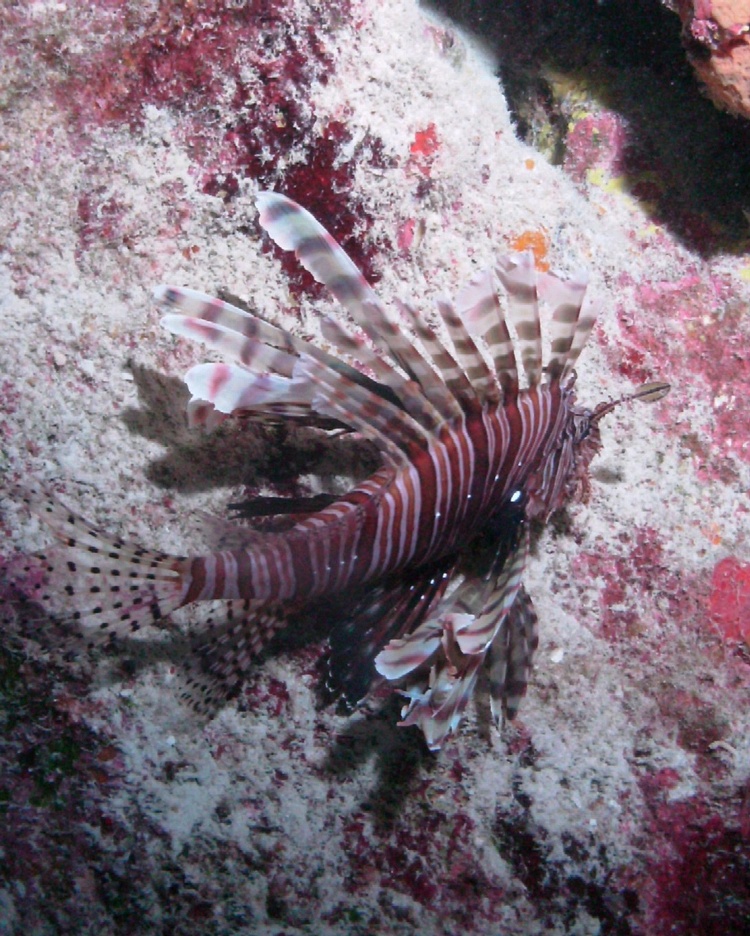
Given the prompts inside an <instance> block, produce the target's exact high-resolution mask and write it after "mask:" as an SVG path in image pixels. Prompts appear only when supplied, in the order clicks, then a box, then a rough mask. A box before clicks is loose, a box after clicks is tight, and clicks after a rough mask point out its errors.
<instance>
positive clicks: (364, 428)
mask: <svg viewBox="0 0 750 936" xmlns="http://www.w3.org/2000/svg"><path fill="white" fill-rule="evenodd" d="M295 379H299V381H300V383H301V385H302V386H307V385H308V384H309V385H311V386H314V387H316V388H317V392H314V393H313V398H312V403H311V407H312V409H313V410H314V411H315V412H316V413H320V414H322V415H324V416H331V417H333V418H334V419H337V420H339V421H341V422H342V423H344V424H345V425H347V426H350V427H351V428H352V429H355V430H356V431H357V432H360V433H362V435H364V436H366V437H367V438H369V439H371V440H372V441H373V442H375V444H376V445H377V446H378V448H379V449H380V451H381V452H382V453H383V455H385V456H387V457H388V458H389V460H390V462H391V463H392V464H397V465H401V464H405V463H406V462H407V461H408V460H409V456H410V453H411V451H412V448H413V447H414V446H416V447H418V448H426V447H427V446H428V445H429V443H430V439H431V436H430V434H429V432H427V431H426V430H425V429H424V428H423V427H422V426H420V424H419V423H418V422H417V421H416V420H415V419H413V418H412V417H411V416H409V414H408V413H406V412H404V410H403V409H401V408H400V407H398V406H394V405H393V404H392V403H389V402H388V401H387V400H384V399H382V397H380V396H379V395H377V394H375V393H371V392H370V391H369V390H367V389H365V388H364V387H362V386H361V385H360V384H358V383H354V382H353V381H351V380H350V379H349V378H348V377H347V376H345V375H344V374H335V373H333V372H332V371H330V370H329V369H328V368H326V367H323V366H321V365H320V364H319V363H318V362H317V361H316V360H315V359H314V358H305V357H302V358H300V362H299V363H298V365H297V366H296V367H295Z"/></svg>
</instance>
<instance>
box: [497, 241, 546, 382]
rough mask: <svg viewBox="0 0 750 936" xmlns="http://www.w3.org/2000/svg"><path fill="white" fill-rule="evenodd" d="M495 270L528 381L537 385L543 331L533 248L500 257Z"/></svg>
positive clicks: (540, 365)
mask: <svg viewBox="0 0 750 936" xmlns="http://www.w3.org/2000/svg"><path fill="white" fill-rule="evenodd" d="M495 273H496V274H497V277H498V279H499V280H500V282H501V283H502V284H503V287H504V288H505V292H506V293H507V296H508V318H509V319H510V321H511V322H512V323H513V325H514V327H515V329H516V335H517V336H518V349H519V351H520V354H521V364H522V366H523V369H524V372H525V374H526V379H527V381H528V385H529V387H536V386H537V384H538V383H539V381H540V378H541V375H542V332H541V325H540V321H539V299H538V295H537V287H536V282H537V280H536V266H535V264H534V254H533V252H532V251H531V250H526V251H524V252H522V253H517V254H514V255H512V256H511V255H506V256H501V257H498V258H497V265H496V266H495Z"/></svg>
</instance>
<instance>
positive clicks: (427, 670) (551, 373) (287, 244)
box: [23, 192, 668, 750]
mask: <svg viewBox="0 0 750 936" xmlns="http://www.w3.org/2000/svg"><path fill="white" fill-rule="evenodd" d="M257 205H258V209H259V212H260V224H261V226H262V227H263V228H264V229H265V231H266V232H267V233H268V234H269V235H270V237H271V238H272V239H273V240H274V241H275V242H276V244H277V245H278V246H279V247H281V248H282V249H284V250H289V251H294V252H295V253H296V256H297V258H298V260H299V262H300V263H301V264H302V266H303V267H305V269H307V270H308V271H309V272H310V273H311V274H312V275H313V277H314V278H315V279H316V280H318V281H319V282H320V283H322V284H324V285H325V286H326V287H327V288H328V289H329V290H330V292H331V293H332V294H333V296H334V297H335V298H336V299H337V300H338V301H339V303H341V305H342V306H343V307H344V309H345V310H346V311H347V312H348V313H349V316H350V317H351V319H353V321H354V323H356V326H357V327H358V329H359V333H357V332H353V331H352V330H349V329H347V328H346V327H345V326H344V325H342V324H341V323H340V322H339V321H337V320H335V319H333V318H330V317H328V318H324V319H323V321H322V334H323V336H324V338H325V340H326V341H327V342H328V343H329V345H331V346H334V347H335V348H336V349H338V351H339V352H340V354H341V355H342V357H336V356H334V355H332V354H331V353H329V352H328V351H326V350H324V349H323V348H321V347H318V346H316V345H314V344H311V343H309V342H307V341H305V340H303V339H301V338H299V337H296V336H295V335H293V334H292V333H291V332H289V331H286V330H284V329H283V328H279V327H276V326H274V325H272V324H270V323H269V322H267V321H266V320H265V319H261V318H259V317H257V316H256V315H253V314H251V313H249V312H247V311H243V310H242V309H240V308H237V307H235V306H234V305H231V304H229V303H227V302H224V301H221V300H219V299H215V298H211V297H210V296H207V295H203V294H201V293H198V292H194V291H192V290H188V289H182V288H179V287H173V286H163V287H160V288H159V289H158V290H157V291H156V294H155V299H156V301H157V303H158V305H159V306H160V307H161V309H162V310H163V311H164V312H165V313H166V315H165V317H164V318H163V324H164V326H165V327H166V328H167V329H168V330H169V331H171V332H173V333H174V334H176V335H180V336H184V337H187V338H191V339H194V340H197V341H199V342H202V343H203V344H204V345H206V346H208V347H209V348H211V349H214V350H217V351H219V352H222V353H223V354H225V355H226V356H228V357H229V358H231V359H232V363H206V364H199V365H197V366H195V367H193V368H192V369H191V370H190V371H189V372H188V373H187V375H186V378H185V379H186V383H187V386H188V388H189V390H190V392H191V394H192V400H191V403H190V405H189V412H190V415H191V423H192V424H193V425H196V424H204V425H213V424H215V423H217V422H220V421H222V420H224V419H226V418H228V417H229V416H230V415H234V416H236V415H243V416H245V417H250V418H251V419H255V420H262V421H276V420H280V419H287V420H292V421H295V420H296V421H299V422H303V423H305V424H308V425H309V424H311V423H312V424H315V422H316V421H317V422H318V424H319V425H321V426H323V427H324V428H326V429H328V430H330V429H332V428H336V427H338V428H342V427H345V428H346V429H348V430H349V431H354V432H356V433H359V434H361V435H362V436H364V437H365V438H366V439H369V440H371V441H372V442H373V443H374V444H375V446H376V447H377V449H378V450H379V454H380V459H381V463H380V467H379V468H378V469H377V470H376V471H375V472H374V473H373V474H371V475H370V476H369V477H368V478H366V480H364V481H362V482H361V483H359V484H356V486H355V487H353V488H352V490H350V491H349V492H348V493H347V494H345V495H344V496H342V497H333V496H330V497H325V496H323V499H322V500H321V499H320V496H319V497H318V498H311V499H310V502H309V503H305V501H304V499H302V500H301V501H296V502H294V503H293V504H292V507H291V512H292V518H291V520H290V523H291V525H290V526H289V527H288V528H287V529H283V530H277V531H267V530H266V531H262V530H260V529H257V528H254V527H253V526H251V525H248V523H247V522H229V521H226V522H224V523H223V524H222V527H221V533H220V537H219V542H218V543H217V548H216V550H215V551H214V552H212V553H210V554H209V555H195V556H187V557H183V556H170V555H165V554H163V553H160V552H155V551H150V550H147V549H143V548H141V547H140V546H138V545H135V544H134V543H131V542H127V541H125V540H123V539H121V538H117V537H112V536H109V535H108V534H106V533H105V532H103V531H102V530H99V529H96V528H94V527H93V526H91V525H90V524H89V523H87V522H86V521H84V520H82V519H81V518H80V517H78V516H76V515H75V514H74V513H72V512H71V511H69V510H68V509H67V507H65V506H63V505H62V504H61V503H60V502H59V501H58V500H57V499H56V498H55V497H53V496H51V495H48V494H45V493H39V492H35V493H31V494H30V493H28V492H27V493H25V494H24V495H23V496H24V499H25V500H26V501H27V503H28V504H29V506H30V507H31V508H32V510H33V511H34V512H35V513H37V514H38V515H39V516H40V517H41V518H42V519H43V520H44V521H45V522H46V523H47V524H48V526H49V527H50V528H51V529H52V531H53V533H54V534H55V536H56V538H57V539H58V540H60V541H61V544H60V545H59V546H58V547H56V548H54V549H52V550H51V551H47V552H45V553H43V554H38V555H36V556H35V557H32V558H31V559H30V560H28V561H27V562H26V567H25V571H26V572H27V573H33V572H36V575H37V581H36V582H35V584H34V586H33V588H32V589H31V597H33V598H34V599H35V600H37V601H39V602H40V603H41V604H42V605H44V606H45V607H49V608H51V609H52V612H53V616H54V613H55V611H57V614H58V615H60V614H61V610H60V609H61V608H62V607H63V606H66V607H67V609H68V616H69V617H70V618H72V619H73V620H74V621H77V622H79V624H80V625H83V626H84V628H85V629H87V630H88V631H89V632H92V631H95V632H102V633H103V634H113V635H115V636H123V635H127V634H129V633H131V632H134V631H137V630H139V629H140V628H141V627H142V626H144V625H155V624H156V625H158V624H159V623H160V622H161V621H162V618H165V617H166V616H167V615H169V614H170V613H171V612H173V611H174V610H175V609H177V608H181V607H183V606H186V605H192V604H194V603H195V602H209V601H211V602H218V607H219V609H220V610H218V611H215V612H213V614H212V617H211V618H210V620H209V626H208V627H207V628H206V629H205V630H204V631H203V633H202V635H201V636H200V638H199V639H198V640H197V642H196V650H197V658H196V660H197V665H193V666H192V672H189V679H188V681H189V682H191V683H192V685H191V686H190V687H189V688H188V690H187V693H186V695H187V696H188V697H189V699H190V701H192V702H193V703H194V704H195V705H196V706H197V707H198V708H202V709H207V708H210V707H211V706H215V704H216V703H217V702H218V701H221V699H223V698H224V697H230V696H231V695H233V694H236V691H237V689H238V687H239V686H240V685H241V682H242V679H243V677H244V676H245V675H246V673H247V671H248V669H249V668H250V666H251V664H252V661H253V658H254V657H255V656H256V655H257V654H258V653H259V651H260V650H261V649H262V648H263V647H264V646H265V645H266V644H267V643H268V642H269V640H270V639H271V637H273V636H274V635H275V634H276V633H277V632H278V631H280V630H281V629H282V628H283V627H284V626H285V625H286V623H287V619H288V617H289V615H290V613H292V612H295V611H298V610H299V609H300V608H302V609H304V608H308V609H309V608H311V607H314V606H315V604H316V602H318V601H319V600H321V599H324V598H329V597H330V596H336V597H337V599H338V608H339V613H340V621H339V622H338V623H336V624H334V625H333V626H332V629H331V633H330V638H329V643H330V653H329V660H328V679H327V683H328V688H329V689H330V690H331V691H332V692H333V693H335V694H338V695H339V696H341V697H343V698H344V699H345V700H347V701H348V702H350V703H351V704H356V703H358V702H360V701H362V699H363V698H364V697H365V696H366V695H367V694H368V691H369V689H370V688H371V683H372V682H373V681H374V680H380V681H382V680H386V681H388V682H389V683H392V684H393V685H394V686H395V687H396V688H397V689H398V690H399V691H400V692H401V693H402V694H403V696H404V698H405V705H404V708H403V710H402V720H401V722H400V724H402V725H418V726H419V727H420V728H421V729H422V731H423V733H424V736H425V738H426V741H427V744H428V746H429V747H430V748H431V749H433V750H437V749H439V748H440V747H441V745H442V744H443V742H444V740H445V738H446V737H447V736H448V735H449V734H450V733H451V732H453V731H454V730H455V729H456V727H457V726H458V724H459V722H460V721H461V718H462V716H463V714H464V711H465V709H466V706H467V703H468V701H469V699H470V698H471V696H472V693H473V690H474V687H475V684H476V682H477V679H478V677H479V674H480V671H481V670H482V668H483V667H484V668H485V669H486V672H487V675H488V683H489V687H490V693H491V707H492V712H493V714H494V717H495V718H496V720H498V721H500V720H501V719H502V718H503V717H505V718H512V717H513V716H514V715H515V714H516V711H517V709H518V706H519V702H520V700H521V697H522V696H523V695H524V693H525V690H526V687H527V683H528V680H529V675H530V671H531V667H532V661H533V657H534V651H535V650H536V648H537V643H538V636H537V617H536V614H535V612H534V607H533V605H532V601H531V598H530V597H529V595H528V594H527V592H526V591H525V589H524V587H523V585H522V584H521V577H522V574H523V571H524V565H525V563H526V558H527V554H528V551H529V526H530V523H531V521H534V520H536V519H539V520H541V521H547V520H548V519H549V517H550V515H551V514H552V513H553V512H554V511H556V510H558V509H559V508H560V507H562V506H563V505H564V504H565V503H566V501H567V500H568V499H569V498H571V497H572V496H574V495H575V494H576V491H578V490H580V489H581V487H582V486H584V485H585V483H586V477H587V470H588V465H589V462H590V460H591V458H592V456H593V455H594V453H595V452H596V451H597V449H598V447H599V421H600V419H601V417H602V416H604V415H605V414H606V413H608V412H609V411H610V410H611V409H612V408H613V407H614V406H615V405H617V403H619V402H622V401H617V403H614V402H606V403H602V404H600V405H599V406H597V407H596V408H595V409H593V410H589V409H586V408H583V407H581V406H579V405H577V403H576V396H575V392H574V384H575V372H574V366H575V363H576V361H577V359H578V357H579V355H580V353H581V351H582V349H583V347H584V345H585V343H586V340H587V338H588V336H589V334H590V332H591V329H592V327H593V325H594V322H595V319H596V314H597V311H598V306H597V304H596V303H593V302H590V301H589V300H588V299H587V296H586V286H587V276H586V274H585V272H582V273H579V274H577V275H575V276H572V277H570V278H565V277H563V276H561V275H557V274H553V273H550V274H547V273H541V274H540V273H537V272H536V270H535V265H534V260H533V255H532V254H531V253H530V252H527V253H519V254H514V255H509V256H501V257H499V258H498V259H497V262H496V265H495V267H494V276H493V272H492V271H490V270H487V271H485V272H482V273H480V274H479V275H478V276H476V277H475V278H474V279H472V280H471V282H470V283H469V284H468V285H467V286H465V287H464V288H463V289H462V290H461V291H460V292H459V293H458V296H457V297H456V300H455V302H450V301H449V300H448V299H446V298H438V299H437V301H436V306H437V313H438V317H439V319H440V320H441V321H442V324H443V326H444V330H445V333H447V336H448V338H449V339H450V340H449V342H447V343H446V342H445V341H444V340H442V339H441V338H440V337H438V334H437V332H436V331H435V330H434V329H433V328H432V327H431V326H430V325H429V324H428V323H427V321H426V320H425V318H423V317H422V316H421V315H420V314H419V313H418V312H417V311H416V310H415V309H414V308H413V307H412V306H411V305H409V304H408V303H406V302H400V301H397V302H396V307H397V309H398V312H399V314H400V320H397V319H396V318H394V317H393V316H392V315H390V314H389V313H388V312H387V311H386V309H385V307H384V306H383V305H382V303H381V302H380V300H379V299H378V297H377V296H376V294H375V292H374V291H373V289H372V288H371V287H370V286H369V284H368V283H367V281H366V280H365V278H364V277H363V275H362V274H361V273H360V271H359V270H358V269H357V267H356V266H355V265H354V263H353V262H352V261H351V260H350V258H349V257H348V256H347V254H346V253H345V252H344V250H343V249H342V248H341V247H340V246H339V245H338V244H337V243H336V241H335V240H334V239H333V237H332V236H331V235H330V234H329V233H328V232H327V231H326V230H325V229H324V228H323V227H322V226H321V225H320V224H319V223H318V222H317V221H316V220H315V219H314V218H313V217H312V215H311V214H309V213H308V212H307V211H306V210H304V209H303V208H301V207H300V206H299V205H297V204H295V202H293V201H291V200H290V199H288V198H286V197H284V196H283V195H280V194H277V193H274V192H262V193H260V195H259V196H258V199H257ZM498 284H499V285H500V286H501V287H502V290H503V291H504V293H505V305H506V307H507V320H506V313H504V311H503V303H502V302H501V295H500V293H499V292H498ZM540 299H541V300H543V301H544V302H545V303H546V304H547V305H548V306H549V307H550V308H551V321H550V324H549V326H548V330H549V342H550V352H549V355H548V357H547V361H546V364H544V366H543V364H542V341H541V329H540V318H539V300H540ZM508 320H509V321H510V323H512V326H513V328H514V330H515V333H516V339H515V341H514V340H513V339H512V338H511V331H510V330H509V327H508ZM412 335H414V336H416V338H417V339H418V341H419V345H420V347H418V346H417V345H416V344H415V342H414V341H413V340H412ZM363 336H364V337H363ZM475 339H479V340H480V342H481V343H482V344H483V346H484V351H482V350H480V346H478V345H477V342H476V340H475ZM519 358H520V367H519ZM490 363H491V366H490ZM519 371H520V373H519ZM521 374H523V375H524V377H525V380H524V381H523V383H524V386H522V377H521ZM667 390H668V386H667V385H666V384H661V383H658V384H649V385H646V386H644V387H642V388H640V390H638V391H636V393H634V394H632V395H631V396H630V397H626V398H624V399H636V398H638V399H645V400H652V399H658V398H659V397H661V396H662V395H663V394H664V393H665V392H666V391H667ZM269 500H270V501H273V499H269ZM250 508H251V509H250V510H249V511H248V513H253V510H252V504H251V505H250ZM282 512H285V511H284V508H283V507H281V506H279V507H274V506H273V505H271V506H269V505H267V504H266V505H262V504H261V505H260V506H259V507H258V509H257V510H256V511H255V513H256V514H263V513H268V514H274V513H278V514H281V513H282Z"/></svg>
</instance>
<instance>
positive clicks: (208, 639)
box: [181, 600, 286, 715]
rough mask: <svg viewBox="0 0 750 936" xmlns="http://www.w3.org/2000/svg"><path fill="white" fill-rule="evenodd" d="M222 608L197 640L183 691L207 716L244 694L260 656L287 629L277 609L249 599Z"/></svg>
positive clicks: (190, 702)
mask: <svg viewBox="0 0 750 936" xmlns="http://www.w3.org/2000/svg"><path fill="white" fill-rule="evenodd" d="M218 604H219V607H218V608H217V609H216V610H214V612H213V613H212V614H211V615H210V616H209V618H208V620H207V622H206V625H205V626H204V627H201V628H200V630H199V631H198V633H196V634H195V636H194V637H193V641H192V642H193V658H192V659H190V660H189V661H188V662H187V665H186V670H185V675H184V678H183V685H184V689H183V691H182V693H181V697H182V699H183V701H185V702H187V703H188V705H190V706H191V707H192V708H194V709H195V710H196V711H198V712H201V713H204V714H207V715H212V714H214V712H215V711H216V710H217V709H218V708H219V707H220V706H221V705H223V704H224V703H225V702H226V701H227V700H229V699H232V698H234V697H235V696H236V695H237V694H238V693H239V691H240V688H241V686H242V683H243V681H244V680H245V678H246V676H247V674H248V672H249V670H250V668H251V667H252V664H253V661H254V659H255V657H257V656H258V654H259V653H260V652H261V651H262V650H263V649H264V648H265V646H266V645H267V644H268V643H269V641H270V640H271V639H272V638H273V637H274V636H275V635H276V634H277V633H278V632H279V631H280V630H282V629H283V627H284V626H285V625H286V618H285V615H284V611H283V609H282V608H281V607H278V606H269V605H266V606H265V607H264V606H263V602H253V601H248V600H244V601H242V600H232V601H223V602H220V603H218Z"/></svg>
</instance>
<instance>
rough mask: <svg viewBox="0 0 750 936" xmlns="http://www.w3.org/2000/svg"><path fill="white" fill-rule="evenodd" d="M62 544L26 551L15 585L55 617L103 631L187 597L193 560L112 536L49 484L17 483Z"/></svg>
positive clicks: (115, 632)
mask: <svg viewBox="0 0 750 936" xmlns="http://www.w3.org/2000/svg"><path fill="white" fill-rule="evenodd" d="M11 497H12V499H14V500H16V502H23V503H25V504H26V505H27V506H28V508H29V509H30V510H31V512H32V513H33V514H35V515H36V516H38V517H39V518H40V519H41V520H42V521H43V522H44V523H45V524H46V525H47V526H48V527H49V528H50V530H51V531H52V533H53V534H54V535H55V537H56V539H57V540H58V541H59V543H58V544H57V545H55V546H53V547H51V548H50V549H49V550H45V551H44V552H40V553H37V554H35V555H32V556H29V557H27V558H24V559H23V560H21V561H20V562H19V563H18V564H17V569H16V570H15V571H14V576H15V578H16V581H15V582H14V585H15V586H16V588H17V589H18V590H20V591H21V592H23V593H24V594H26V595H27V597H28V598H29V599H31V600H33V601H35V602H38V603H39V604H41V605H42V606H43V607H44V608H45V610H46V611H48V612H49V613H50V614H52V615H53V616H54V617H56V618H59V619H63V620H65V621H71V622H74V623H76V624H78V625H80V626H81V628H82V629H85V630H89V629H92V630H95V631H96V632H98V633H100V634H101V635H102V636H104V637H108V636H118V637H120V636H126V635H129V634H132V633H134V632H135V631H138V630H140V628H141V627H142V626H144V625H154V624H157V625H158V623H159V622H160V621H161V619H162V618H163V617H165V616H166V615H167V614H169V613H170V612H171V611H174V610H175V608H178V607H179V606H180V604H181V603H182V599H183V596H184V594H185V592H186V590H187V576H188V575H189V569H190V560H189V559H186V558H184V557H177V556H169V555H165V554H164V553H159V552H152V551H150V550H147V549H142V548H140V547H139V546H137V545H135V544H134V543H128V542H125V541H124V540H121V539H119V538H117V537H113V536H110V535H109V534H107V533H104V532H103V531H102V530H98V529H96V527H94V526H92V525H91V524H89V523H87V522H86V521H85V520H83V519H82V518H81V517H79V516H77V515H76V514H74V513H73V512H72V511H70V510H68V509H67V507H65V506H64V505H63V504H61V503H60V501H58V500H57V498H56V497H54V496H53V495H52V494H49V493H48V492H46V491H35V490H23V489H17V490H16V491H15V492H14V493H13V495H11Z"/></svg>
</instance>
